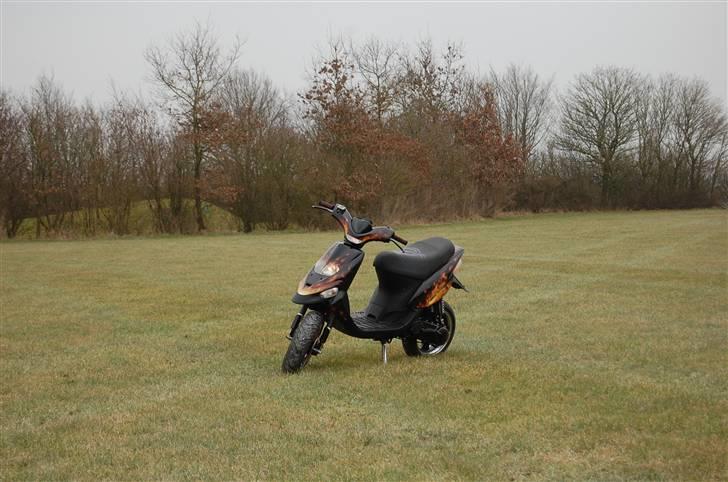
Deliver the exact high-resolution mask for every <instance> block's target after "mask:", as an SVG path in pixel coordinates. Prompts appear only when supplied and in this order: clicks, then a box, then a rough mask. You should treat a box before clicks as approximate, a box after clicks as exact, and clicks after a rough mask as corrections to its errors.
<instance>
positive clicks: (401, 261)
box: [282, 201, 467, 373]
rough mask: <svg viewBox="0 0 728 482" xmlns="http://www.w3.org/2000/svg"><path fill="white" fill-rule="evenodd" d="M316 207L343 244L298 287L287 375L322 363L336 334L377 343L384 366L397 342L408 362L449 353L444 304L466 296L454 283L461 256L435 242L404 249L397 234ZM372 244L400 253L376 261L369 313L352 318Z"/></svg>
mask: <svg viewBox="0 0 728 482" xmlns="http://www.w3.org/2000/svg"><path fill="white" fill-rule="evenodd" d="M312 207H313V208H316V209H320V210H322V211H325V212H327V213H330V214H331V215H332V216H333V217H334V219H336V221H337V222H338V223H339V225H340V226H341V228H342V229H343V230H344V240H343V241H340V242H336V243H334V244H332V245H331V247H330V248H329V249H328V250H327V251H326V252H325V253H324V255H323V256H321V258H320V259H319V260H318V261H317V262H316V264H315V265H314V266H313V268H312V269H311V271H309V273H308V274H307V275H306V276H305V277H304V278H303V279H302V280H301V282H300V283H299V284H298V290H297V291H296V294H295V295H293V300H292V301H293V302H294V303H296V304H299V305H301V308H300V310H299V311H298V313H297V314H296V316H295V317H294V318H293V321H292V323H291V330H290V332H289V334H288V339H289V340H290V344H289V346H288V351H287V352H286V355H285V357H284V358H283V367H282V368H283V371H284V372H285V373H294V372H297V371H299V370H301V369H302V368H303V367H305V366H306V364H307V363H308V361H309V359H310V358H311V356H316V355H320V354H321V351H322V349H323V347H324V343H326V340H327V339H328V337H329V334H330V333H331V330H332V329H336V330H338V331H340V332H342V333H344V334H346V335H349V336H353V337H355V338H362V339H369V340H375V341H379V342H380V343H381V344H382V361H383V362H384V363H387V347H388V345H389V343H391V341H392V340H393V339H394V338H399V339H401V340H402V347H403V348H404V352H405V353H406V354H407V355H408V356H433V355H438V354H440V353H443V352H445V350H447V348H448V347H449V346H450V343H451V342H452V339H453V336H454V335H455V312H454V311H453V309H452V307H451V306H450V305H449V304H448V303H447V302H445V300H443V297H444V296H445V294H446V293H447V292H448V290H449V289H450V287H453V288H455V289H463V290H465V286H463V284H462V283H461V282H460V280H458V279H457V277H456V276H455V272H456V271H458V269H459V268H460V265H461V263H462V257H463V252H464V250H463V248H461V247H459V246H455V245H453V243H452V242H451V241H449V240H447V239H445V238H437V237H436V238H427V239H423V240H422V241H417V242H415V243H412V244H411V245H410V246H409V247H407V248H404V247H403V245H404V246H407V244H408V242H407V240H406V239H404V238H402V237H401V236H398V235H397V234H396V233H395V232H394V230H393V229H392V228H390V227H389V226H372V222H371V220H369V219H363V218H357V217H353V216H352V215H351V214H350V213H349V210H348V209H347V208H346V206H343V205H341V204H333V203H329V202H326V201H319V203H318V204H317V205H315V206H312ZM371 241H380V242H383V243H388V242H392V243H394V244H395V245H397V247H398V248H399V251H383V252H381V253H379V254H378V255H377V256H376V257H375V258H374V268H375V270H376V272H377V278H378V280H379V284H378V286H377V287H376V288H375V289H374V293H373V294H372V297H371V299H370V300H369V305H368V306H367V307H366V309H365V310H364V311H360V312H356V313H353V314H352V313H350V311H349V296H348V294H347V290H348V289H349V286H351V283H352V281H353V280H354V277H355V276H356V273H357V272H358V271H359V267H360V266H361V263H362V261H363V260H364V253H363V252H362V247H364V245H365V244H367V243H369V242H371ZM466 291H467V290H466Z"/></svg>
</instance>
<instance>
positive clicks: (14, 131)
mask: <svg viewBox="0 0 728 482" xmlns="http://www.w3.org/2000/svg"><path fill="white" fill-rule="evenodd" d="M22 132H23V124H22V117H21V113H20V111H19V109H18V107H17V104H16V101H15V99H14V98H13V97H11V96H10V94H8V93H7V92H5V91H2V92H0V173H2V175H1V176H0V220H1V221H2V223H3V228H4V230H5V235H6V236H7V237H8V238H12V237H14V236H15V234H16V233H17V232H18V228H19V227H20V225H21V223H22V222H23V219H24V218H25V217H27V216H29V215H30V197H29V192H28V190H29V184H28V170H27V162H26V161H27V159H26V157H25V155H24V152H23V149H22Z"/></svg>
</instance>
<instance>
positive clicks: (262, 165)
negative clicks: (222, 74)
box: [207, 70, 291, 232]
mask: <svg viewBox="0 0 728 482" xmlns="http://www.w3.org/2000/svg"><path fill="white" fill-rule="evenodd" d="M217 103H218V104H219V105H220V108H221V109H222V113H221V114H222V116H223V120H222V122H221V126H220V132H221V138H220V139H219V142H218V144H217V146H216V148H215V149H214V151H213V152H212V156H211V157H212V159H213V162H212V163H211V164H212V165H211V166H210V172H209V174H210V176H209V177H210V182H209V183H208V184H207V187H208V193H209V197H210V198H211V199H212V200H213V202H215V203H216V204H217V205H218V206H221V207H223V208H224V209H227V210H228V211H230V212H231V213H233V214H234V215H235V216H237V217H238V218H239V219H240V220H241V222H242V226H243V230H244V231H245V232H248V231H252V229H253V227H254V225H255V223H256V222H257V221H258V220H259V213H260V212H262V211H265V209H264V205H263V202H264V197H265V196H266V194H268V193H266V192H260V189H259V184H260V180H261V177H262V176H263V175H264V174H265V173H266V171H267V170H268V169H270V167H271V166H270V164H271V163H273V162H274V159H273V158H271V157H270V156H269V152H270V150H271V147H270V146H271V143H270V142H269V141H268V140H269V139H270V138H271V136H273V135H274V133H275V132H276V131H277V130H278V129H279V128H280V127H282V126H284V125H285V124H286V121H287V104H286V102H285V101H284V100H283V97H282V96H281V95H280V93H279V92H278V90H277V89H276V88H275V87H274V86H273V83H272V82H271V81H270V80H269V79H268V78H267V77H263V76H261V75H259V74H257V73H255V72H252V71H240V70H238V71H234V72H232V73H231V74H230V75H229V76H228V78H227V79H225V81H224V82H223V84H222V86H221V88H220V89H219V92H218V96H217ZM279 175H280V176H281V177H282V178H283V179H281V180H280V182H281V183H286V182H289V181H290V178H291V173H290V172H281V173H280V174H279ZM281 194H285V193H281Z"/></svg>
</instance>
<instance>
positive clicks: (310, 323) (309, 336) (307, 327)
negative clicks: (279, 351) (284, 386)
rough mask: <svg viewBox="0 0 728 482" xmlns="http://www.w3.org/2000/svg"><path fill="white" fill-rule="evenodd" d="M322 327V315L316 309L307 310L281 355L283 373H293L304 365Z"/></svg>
mask: <svg viewBox="0 0 728 482" xmlns="http://www.w3.org/2000/svg"><path fill="white" fill-rule="evenodd" d="M323 329H324V317H323V315H322V314H321V313H319V312H318V311H314V310H310V311H308V312H307V313H306V314H305V315H304V317H303V318H302V319H301V321H300V322H299V323H298V326H297V327H296V331H295V332H294V333H293V336H292V337H291V343H290V345H288V351H287V352H286V355H285V356H284V357H283V366H282V367H281V368H282V370H283V372H284V373H295V372H297V371H299V370H301V369H302V368H303V367H305V366H306V363H308V360H309V359H310V358H311V352H312V351H313V346H314V343H316V340H318V337H319V336H321V332H322V331H323Z"/></svg>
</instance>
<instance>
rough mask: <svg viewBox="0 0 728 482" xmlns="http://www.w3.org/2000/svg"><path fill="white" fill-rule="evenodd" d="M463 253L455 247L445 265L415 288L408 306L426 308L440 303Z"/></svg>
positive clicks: (450, 284) (462, 250)
mask: <svg viewBox="0 0 728 482" xmlns="http://www.w3.org/2000/svg"><path fill="white" fill-rule="evenodd" d="M464 252H465V250H464V249H463V248H461V247H460V246H455V252H454V253H453V255H452V256H451V257H450V259H449V260H448V261H447V263H445V265H444V266H443V267H442V268H440V269H439V270H437V271H436V272H435V273H434V274H433V275H432V276H430V277H429V278H427V279H426V280H425V281H424V282H423V283H422V284H421V285H420V286H419V288H417V290H416V291H415V293H414V294H413V295H412V297H411V298H410V300H409V302H408V305H411V306H415V307H417V308H427V307H429V306H432V305H434V304H435V303H437V302H438V301H440V300H441V299H442V298H443V297H444V296H445V295H446V294H447V292H448V291H449V290H450V287H451V286H452V285H453V281H454V276H455V271H456V270H457V268H458V266H459V263H460V260H461V259H462V257H463V253H464Z"/></svg>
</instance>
